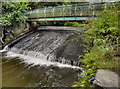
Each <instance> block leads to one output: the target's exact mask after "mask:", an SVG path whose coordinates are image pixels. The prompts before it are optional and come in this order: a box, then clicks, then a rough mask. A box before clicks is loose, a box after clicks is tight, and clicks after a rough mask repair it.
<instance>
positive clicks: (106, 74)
mask: <svg viewBox="0 0 120 89" xmlns="http://www.w3.org/2000/svg"><path fill="white" fill-rule="evenodd" d="M119 79H120V78H119V76H118V75H117V74H116V73H115V72H112V71H108V70H103V69H99V70H98V71H97V73H96V77H95V80H94V82H93V84H94V85H95V86H99V87H103V89H111V88H113V89H119V83H118V81H119Z"/></svg>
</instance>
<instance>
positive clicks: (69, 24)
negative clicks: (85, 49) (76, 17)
mask: <svg viewBox="0 0 120 89" xmlns="http://www.w3.org/2000/svg"><path fill="white" fill-rule="evenodd" d="M64 26H73V27H84V26H86V24H85V23H78V22H66V23H65V24H64Z"/></svg>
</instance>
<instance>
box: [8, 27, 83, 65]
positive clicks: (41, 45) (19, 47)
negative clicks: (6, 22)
mask: <svg viewBox="0 0 120 89" xmlns="http://www.w3.org/2000/svg"><path fill="white" fill-rule="evenodd" d="M79 29H82V28H81V27H60V26H40V27H38V29H36V30H33V31H31V32H29V33H26V34H24V35H22V36H20V37H18V38H17V39H16V40H14V41H12V42H11V43H9V44H8V50H9V51H11V52H15V53H17V54H23V55H27V56H32V57H35V58H41V57H42V59H43V60H48V61H50V62H58V63H63V64H69V65H72V66H73V65H74V66H80V64H81V63H79V62H78V60H79V59H78V56H79V55H83V54H84V53H83V49H84V47H83V46H80V45H81V44H82V43H83V42H82V39H81V38H79V41H70V40H71V39H74V38H76V37H77V36H74V35H70V33H75V32H76V31H78V30H79ZM68 41H69V42H68Z"/></svg>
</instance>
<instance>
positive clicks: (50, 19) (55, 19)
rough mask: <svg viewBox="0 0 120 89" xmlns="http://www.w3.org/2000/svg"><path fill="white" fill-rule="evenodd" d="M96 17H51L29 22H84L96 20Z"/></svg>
mask: <svg viewBox="0 0 120 89" xmlns="http://www.w3.org/2000/svg"><path fill="white" fill-rule="evenodd" d="M94 19H95V17H54V18H52V17H50V18H36V19H35V18H33V19H28V20H27V21H76V20H77V21H82V20H94Z"/></svg>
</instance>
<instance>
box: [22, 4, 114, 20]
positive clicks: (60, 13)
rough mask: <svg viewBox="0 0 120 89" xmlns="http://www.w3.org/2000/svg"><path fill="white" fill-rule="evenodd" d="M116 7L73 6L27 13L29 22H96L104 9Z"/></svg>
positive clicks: (96, 5)
mask: <svg viewBox="0 0 120 89" xmlns="http://www.w3.org/2000/svg"><path fill="white" fill-rule="evenodd" d="M111 5H115V4H113V3H107V4H106V3H94V4H89V3H88V4H73V5H64V6H56V7H48V8H40V9H35V10H33V11H27V12H26V13H23V15H25V16H28V21H71V20H94V19H95V17H96V15H97V14H98V12H101V11H103V9H104V8H106V7H108V6H111Z"/></svg>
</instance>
